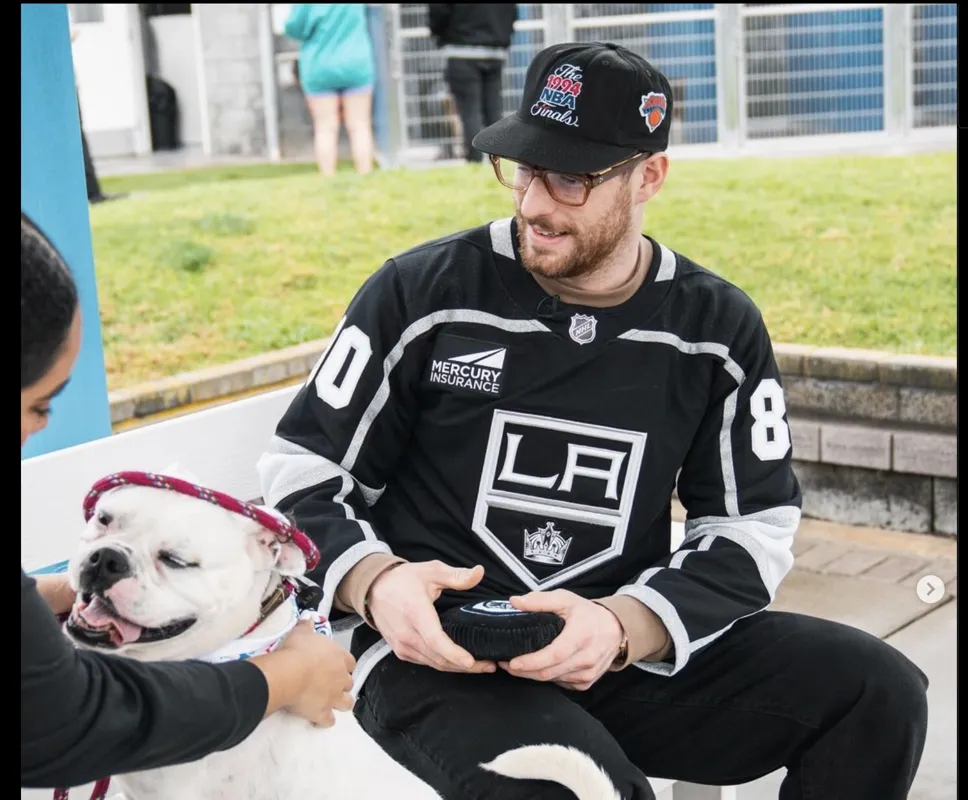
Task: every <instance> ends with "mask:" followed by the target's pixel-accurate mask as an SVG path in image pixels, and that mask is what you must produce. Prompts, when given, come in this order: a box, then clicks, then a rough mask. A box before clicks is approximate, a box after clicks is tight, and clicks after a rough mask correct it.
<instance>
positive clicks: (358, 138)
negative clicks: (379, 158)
mask: <svg viewBox="0 0 968 800" xmlns="http://www.w3.org/2000/svg"><path fill="white" fill-rule="evenodd" d="M283 30H284V33H285V34H286V36H288V37H289V38H291V39H295V40H297V41H298V42H299V43H300V47H299V83H300V85H301V87H302V90H303V93H304V94H305V95H306V103H307V105H308V107H309V114H310V116H311V117H312V120H313V145H314V150H315V153H316V163H317V164H318V165H319V171H320V172H321V173H322V174H323V175H332V174H333V173H334V172H336V161H337V155H338V148H339V126H340V110H341V107H342V118H343V124H344V125H345V126H346V133H347V135H348V137H349V140H350V150H351V152H352V154H353V163H354V165H355V167H356V171H357V172H358V173H360V174H366V173H368V172H370V171H371V170H372V169H373V122H372V107H373V82H374V72H375V67H374V59H373V43H372V41H371V39H370V33H369V29H368V27H367V20H366V4H365V3H336V4H332V5H325V4H322V3H298V4H294V5H293V6H292V10H291V11H290V13H289V18H288V19H287V20H286V24H285V27H284V29H283Z"/></svg>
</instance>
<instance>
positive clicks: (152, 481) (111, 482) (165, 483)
mask: <svg viewBox="0 0 968 800" xmlns="http://www.w3.org/2000/svg"><path fill="white" fill-rule="evenodd" d="M119 486H150V487H153V488H155V489H167V490H169V491H173V492H178V493H179V494H185V495H188V496H189V497H195V498H197V499H199V500H205V501H207V502H209V503H214V504H215V505H217V506H221V507H222V508H224V509H226V510H228V511H232V512H234V513H236V514H241V515H242V516H244V517H248V518H249V519H252V520H255V521H256V522H258V523H259V524H260V525H262V527H264V528H266V529H267V530H270V531H272V532H273V533H274V534H275V536H276V538H277V539H278V540H279V541H280V542H283V543H285V542H290V541H291V542H292V543H293V544H294V545H296V547H298V548H299V549H300V550H301V551H302V552H303V555H304V556H305V557H306V569H307V571H308V570H311V569H313V568H314V567H315V566H316V565H317V564H318V563H319V548H317V547H316V545H315V544H314V543H313V540H312V539H310V538H309V537H308V536H307V535H306V534H305V533H303V532H302V531H301V530H299V529H298V528H297V527H296V526H295V525H293V524H291V523H290V522H288V521H287V520H283V519H280V518H279V517H277V516H275V515H274V514H270V513H269V512H267V511H265V510H263V509H261V508H259V507H258V506H256V505H254V504H252V503H246V502H245V501H243V500H237V499H236V498H234V497H231V496H229V495H227V494H224V493H223V492H218V491H216V490H214V489H208V488H206V487H204V486H198V485H197V484H194V483H192V482H191V481H186V480H182V479H181V478H173V477H171V476H169V475H160V474H158V473H155V472H115V473H113V474H112V475H107V476H106V477H104V478H101V480H99V481H98V482H97V483H95V484H94V486H92V487H91V490H90V491H89V492H88V493H87V496H86V497H85V498H84V521H85V522H87V521H88V520H90V519H91V517H92V516H93V514H94V506H95V505H97V501H98V498H100V497H101V495H103V494H104V493H105V492H109V491H111V490H112V489H117V488H118V487H119Z"/></svg>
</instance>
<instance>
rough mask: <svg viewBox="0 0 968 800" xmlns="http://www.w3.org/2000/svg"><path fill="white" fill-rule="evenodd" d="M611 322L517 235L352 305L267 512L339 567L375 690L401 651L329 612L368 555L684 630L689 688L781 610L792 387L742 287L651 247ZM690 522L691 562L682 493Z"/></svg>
mask: <svg viewBox="0 0 968 800" xmlns="http://www.w3.org/2000/svg"><path fill="white" fill-rule="evenodd" d="M653 253H654V257H653V261H652V264H651V266H650V268H649V272H648V276H647V278H646V280H645V282H644V283H643V285H642V287H641V288H640V289H639V291H638V292H637V293H636V294H635V295H634V296H633V297H632V298H630V299H629V300H628V301H626V302H625V303H623V304H621V305H620V306H617V307H613V308H604V309H602V308H592V307H574V306H566V305H563V304H558V305H556V304H555V303H552V302H548V301H549V300H550V298H549V297H548V296H547V295H546V294H545V292H544V291H543V290H542V289H541V288H540V287H539V286H538V284H537V283H536V282H535V281H534V279H533V278H532V277H531V276H530V274H529V273H528V272H527V271H526V270H525V269H524V267H523V266H522V265H521V263H520V261H519V258H518V252H517V232H516V225H515V223H514V222H513V220H510V219H506V220H500V221H496V222H494V223H491V224H490V225H486V226H482V227H480V228H476V229H473V230H470V231H464V232H462V233H459V234H456V235H453V236H450V237H447V238H444V239H440V240H437V241H433V242H430V243H427V244H424V245H421V246H419V247H416V248H414V249H412V250H410V251H408V252H406V253H403V254H402V255H400V256H397V257H396V258H393V259H390V260H389V261H388V262H387V263H386V264H385V265H384V266H383V267H382V268H381V269H379V270H378V271H377V272H376V273H375V274H373V275H372V276H371V277H370V278H369V279H368V280H367V281H366V283H365V284H364V285H363V287H362V288H361V289H360V291H359V292H358V294H357V295H356V297H355V298H354V299H353V301H352V302H351V303H350V305H349V307H348V309H347V312H346V316H345V318H344V319H343V320H342V321H341V322H340V324H339V326H338V327H337V329H336V331H335V332H334V335H333V337H332V339H331V344H330V346H329V348H328V350H327V352H326V353H324V355H323V356H322V358H321V359H320V362H319V363H318V364H317V366H316V367H315V369H314V370H313V373H312V374H311V376H310V378H309V380H308V381H307V383H306V385H305V386H304V387H303V388H302V389H301V390H300V392H299V394H298V395H297V396H296V398H295V399H294V401H293V403H292V405H291V406H290V408H289V409H288V411H287V412H286V414H285V415H284V417H283V418H282V420H281V422H280V423H279V426H278V430H277V435H276V436H275V437H274V439H273V441H272V443H271V446H270V448H269V451H268V452H267V453H266V455H265V456H264V457H263V459H262V460H261V461H260V465H259V469H260V476H261V481H262V489H263V497H264V498H265V501H266V502H267V503H269V504H271V505H274V506H276V507H278V508H279V509H280V510H283V511H285V512H287V513H288V514H290V516H292V517H293V518H294V519H295V522H296V524H297V525H298V526H300V527H301V529H302V530H304V531H305V532H306V533H307V534H308V535H309V536H311V537H312V538H313V540H314V541H315V542H316V544H317V545H318V546H319V549H320V551H321V553H322V560H321V562H320V564H319V566H318V568H317V569H316V571H315V572H314V573H313V574H312V575H310V577H311V578H313V579H314V580H316V581H317V582H318V583H319V584H320V585H321V586H322V587H323V590H324V601H323V605H322V610H323V611H324V612H326V613H330V614H331V615H332V618H333V621H334V626H335V627H336V629H337V630H340V629H345V628H346V627H348V626H359V627H357V628H356V631H355V633H354V638H353V644H352V651H353V654H354V656H355V657H356V658H357V659H358V667H357V677H358V680H362V679H365V677H366V675H367V674H368V673H369V670H370V669H372V667H373V665H374V664H375V663H376V661H377V660H378V659H379V658H380V657H382V656H384V655H386V654H387V653H388V652H389V645H387V644H386V642H384V641H383V640H382V639H380V637H379V634H378V633H377V632H375V631H374V630H372V629H371V628H370V627H369V626H367V625H365V624H364V625H359V623H360V622H361V620H360V618H359V617H358V616H356V615H345V614H342V613H341V612H340V611H338V610H337V609H335V608H332V602H333V597H334V594H335V591H336V587H337V585H338V584H339V582H340V580H341V579H342V578H343V576H344V575H345V574H346V573H347V572H348V571H349V570H350V569H351V568H352V567H353V566H354V565H355V564H356V563H358V562H359V561H360V559H362V558H364V557H365V556H366V555H368V554H371V553H381V552H382V553H388V552H393V553H395V554H397V555H399V556H401V557H403V558H405V559H407V560H409V561H429V560H433V559H439V560H441V561H443V562H445V563H447V564H450V565H454V566H465V567H472V566H474V565H475V564H481V565H483V567H484V570H485V573H484V579H483V581H482V582H481V583H480V584H479V585H478V586H477V587H475V588H474V589H473V590H471V591H470V592H468V593H465V594H458V593H453V592H445V593H444V595H442V597H441V598H440V600H439V601H438V608H440V610H444V609H445V608H447V607H450V606H452V605H455V604H458V603H462V602H466V601H468V600H477V599H483V598H492V597H507V596H508V595H511V594H518V593H524V592H526V591H529V590H546V589H553V588H559V587H560V588H565V589H568V590H570V591H573V592H576V593H578V594H580V595H583V596H585V597H589V598H595V597H602V596H605V595H609V594H613V593H616V592H621V593H625V594H629V595H632V596H633V597H635V598H637V599H638V600H639V601H641V602H642V603H644V604H646V605H647V606H649V607H650V608H651V609H652V610H653V611H655V613H656V614H658V616H659V617H660V618H661V619H662V621H663V622H664V623H665V625H666V627H667V628H668V630H669V632H670V634H671V638H672V642H673V652H672V655H670V657H669V660H668V662H663V663H639V664H638V665H637V666H639V667H641V668H642V669H647V670H649V671H653V672H660V673H664V674H674V673H675V672H678V671H679V670H681V669H682V667H683V666H684V665H685V664H686V663H687V662H688V660H689V658H690V657H691V656H692V655H693V654H695V653H696V652H697V651H699V650H700V649H701V648H704V647H705V646H707V645H708V644H710V643H711V642H713V641H714V640H715V639H716V638H717V637H718V636H720V635H721V634H722V633H724V632H725V631H726V630H728V629H729V627H730V626H731V625H732V624H733V623H734V622H735V621H736V620H738V619H740V618H742V617H745V616H748V615H750V614H754V613H756V612H758V611H760V610H762V609H763V608H765V607H766V606H767V605H768V604H769V603H770V602H771V601H772V599H773V596H774V593H775V591H776V588H777V586H778V584H779V583H780V581H781V580H782V579H783V577H784V576H785V575H786V573H787V572H788V571H789V569H790V567H791V566H792V562H793V557H792V554H791V552H790V545H791V542H792V539H793V535H794V532H795V530H796V528H797V526H798V524H799V520H800V507H801V495H800V488H799V484H798V482H797V480H796V477H795V476H794V473H793V471H792V467H791V449H792V447H791V439H790V431H789V427H788V423H787V415H786V408H785V405H784V400H783V390H782V387H781V383H780V375H779V370H778V368H777V365H776V362H775V360H774V356H773V350H772V346H771V343H770V339H769V336H768V334H767V331H766V328H765V326H764V323H763V320H762V317H761V315H760V312H759V311H758V309H757V308H756V307H755V306H754V304H753V302H752V301H751V300H750V299H749V298H748V297H747V296H746V295H745V294H744V293H743V292H741V291H740V290H739V289H738V288H736V287H735V286H733V285H731V284H730V283H728V282H727V281H725V280H723V279H722V278H720V277H718V276H716V275H714V274H713V273H711V272H709V271H708V270H705V269H703V268H702V267H700V266H698V265H696V264H695V263H693V262H692V261H690V260H689V259H687V258H685V257H683V256H681V255H677V254H675V253H673V252H672V251H671V250H669V249H668V248H667V247H665V246H664V245H661V244H660V243H657V242H653ZM674 487H677V491H678V496H679V499H680V501H681V502H682V503H683V505H684V507H685V508H686V511H687V514H688V521H687V523H686V537H685V540H684V542H683V543H682V544H681V546H679V547H678V548H677V549H675V550H674V551H672V550H671V536H670V528H671V523H670V510H671V494H672V491H673V488H674Z"/></svg>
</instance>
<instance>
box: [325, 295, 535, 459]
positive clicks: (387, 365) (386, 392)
mask: <svg viewBox="0 0 968 800" xmlns="http://www.w3.org/2000/svg"><path fill="white" fill-rule="evenodd" d="M449 322H470V323H474V324H476V325H489V326H490V327H492V328H499V329H500V330H503V331H508V332H510V333H551V330H550V329H549V328H548V327H547V326H546V325H544V324H542V323H540V322H538V321H537V320H535V319H505V318H504V317H498V316H496V315H494V314H488V313H487V312H485V311H476V310H473V309H469V308H449V309H446V310H444V311H435V312H434V313H432V314H428V315H427V316H425V317H421V318H420V319H418V320H417V321H416V322H414V323H411V324H410V325H409V326H408V327H407V329H406V330H404V332H403V334H402V335H401V336H400V341H398V342H397V344H396V346H395V347H394V348H393V349H392V350H391V351H390V352H389V354H388V355H387V357H386V358H385V359H384V360H383V381H382V382H381V383H380V387H379V388H378V389H377V390H376V394H375V395H374V397H373V399H372V400H371V401H370V405H369V406H368V407H367V409H366V411H364V412H363V417H362V418H361V419H360V423H359V425H358V426H357V428H356V432H355V433H354V434H353V439H352V440H351V441H350V444H349V447H348V448H347V449H346V454H345V455H344V456H343V461H342V463H341V465H340V466H342V467H343V469H345V470H346V471H347V472H352V471H353V467H354V466H356V459H357V458H359V456H360V450H361V449H362V448H363V442H364V441H366V435H367V434H368V433H369V432H370V428H371V427H372V425H373V422H374V421H375V420H376V418H377V416H379V414H380V412H381V411H382V410H383V407H384V406H385V405H386V404H387V401H388V400H389V399H390V373H391V372H393V369H394V368H395V367H396V366H397V364H399V363H400V360H401V359H402V358H403V354H404V351H405V350H406V348H407V345H409V344H410V343H411V342H413V341H414V340H415V339H417V338H418V337H419V336H422V335H423V334H425V333H427V332H428V331H429V330H431V329H433V328H434V327H436V326H437V325H444V324H446V323H449Z"/></svg>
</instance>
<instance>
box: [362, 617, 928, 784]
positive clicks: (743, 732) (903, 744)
mask: <svg viewBox="0 0 968 800" xmlns="http://www.w3.org/2000/svg"><path fill="white" fill-rule="evenodd" d="M927 683H928V681H927V678H926V677H925V675H924V674H923V673H922V672H921V670H920V669H918V668H917V667H916V666H915V665H914V664H913V663H911V661H909V660H908V659H907V658H906V657H905V656H904V655H903V654H901V653H900V652H899V651H897V650H896V649H894V648H893V647H891V646H890V645H888V644H885V643H884V642H882V641H880V640H879V639H877V638H876V637H874V636H870V635H868V634H867V633H865V632H863V631H860V630H858V629H856V628H851V627H848V626H845V625H841V624H838V623H834V622H829V621H825V620H820V619H816V618H813V617H807V616H802V615H798V614H788V613H781V612H769V611H767V612H763V613H761V614H758V615H755V616H752V617H747V618H746V619H742V620H740V621H739V622H737V623H736V624H735V625H734V626H733V627H732V628H731V629H730V630H729V631H728V632H727V633H725V634H723V636H721V637H720V638H719V639H718V640H716V641H715V642H714V643H713V644H712V645H711V646H710V647H709V648H707V649H706V650H705V651H704V652H702V653H700V654H698V655H697V656H695V657H694V658H693V659H691V660H690V662H689V663H688V664H687V665H686V666H685V668H684V669H682V670H681V671H680V672H679V673H678V674H676V675H674V676H671V677H669V676H662V675H655V674H652V673H647V672H644V671H642V670H640V669H638V668H636V667H634V666H633V667H629V668H627V669H625V670H623V671H621V672H617V673H615V672H609V673H606V674H605V675H604V676H602V678H601V679H600V680H599V681H598V683H596V684H595V685H594V686H592V688H591V689H589V690H588V691H586V692H571V691H567V690H565V689H561V688H559V687H557V686H555V685H554V684H550V683H540V682H535V681H529V680H525V679H519V678H513V677H511V676H509V675H508V674H507V673H504V672H502V671H500V670H499V671H498V672H497V673H495V674H492V675H461V674H454V673H444V672H437V671H436V670H433V669H431V668H428V667H418V666H414V665H412V664H407V663H405V662H402V661H400V660H398V659H397V658H396V657H395V656H394V655H392V654H391V655H390V656H388V657H386V658H384V659H383V660H382V661H381V662H380V663H379V664H377V666H376V667H375V668H374V669H373V672H372V673H371V674H370V676H369V678H368V679H367V681H366V683H365V684H364V687H363V690H362V691H361V693H360V697H359V699H358V700H357V703H356V707H355V714H356V716H357V718H358V719H359V721H360V723H361V725H362V726H363V728H364V730H366V731H367V733H369V735H370V736H372V737H373V738H374V739H375V740H376V741H377V742H378V743H379V744H380V745H381V746H382V747H383V748H384V749H385V750H386V751H387V752H388V753H389V754H390V755H391V756H392V757H393V758H395V759H396V760H397V761H399V762H400V763H402V764H404V765H405V766H406V767H407V768H408V769H410V770H411V771H412V772H414V773H415V774H417V775H418V776H420V777H421V778H422V779H423V780H425V781H426V782H428V783H429V784H431V785H432V786H433V787H434V788H435V789H436V790H437V791H438V792H439V793H440V794H441V795H442V796H443V797H444V798H445V799H446V800H485V798H488V800H491V799H492V798H501V800H525V798H527V799H528V800H538V798H540V800H552V798H553V799H554V800H566V798H572V800H573V795H572V794H571V792H570V791H569V790H567V789H563V788H562V787H560V786H558V785H557V784H552V783H546V782H543V781H542V782H538V781H518V780H512V779H507V778H503V777H500V776H497V775H493V774H491V773H489V772H486V771H484V770H482V769H480V768H479V767H478V766H477V765H478V764H479V763H481V762H486V761H489V760H491V759H492V758H494V757H495V756H497V755H499V754H500V753H502V752H504V751H505V750H508V749H511V748H512V747H517V746H521V745H526V744H539V743H558V744H566V745H573V746H575V747H578V748H580V749H581V750H583V751H584V752H586V753H588V754H589V755H591V756H592V757H593V758H594V759H595V760H596V761H597V762H598V763H599V764H600V765H601V766H602V767H603V768H604V769H605V770H606V772H607V773H608V774H609V775H610V776H611V778H612V781H613V782H614V783H615V785H616V786H617V787H618V789H619V791H620V792H621V796H622V797H623V798H624V799H625V800H652V798H653V797H654V795H653V793H652V790H651V789H650V788H649V786H648V784H647V782H646V780H645V778H644V775H649V776H652V777H661V778H674V779H679V780H684V781H689V782H692V783H700V784H709V785H714V786H728V785H736V784H742V783H746V782H748V781H752V780H755V779H756V778H759V777H762V776H763V775H767V774H769V773H771V772H773V771H774V770H777V769H780V768H782V767H786V768H787V770H788V772H787V775H786V778H785V780H784V782H783V785H782V788H781V790H780V798H781V800H794V798H803V800H902V798H906V797H907V795H908V791H909V790H910V787H911V783H912V781H913V780H914V776H915V773H916V772H917V767H918V763H919V761H920V759H921V753H922V749H923V747H924V739H925V733H926V728H927V713H928V712H927V699H926V691H927Z"/></svg>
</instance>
